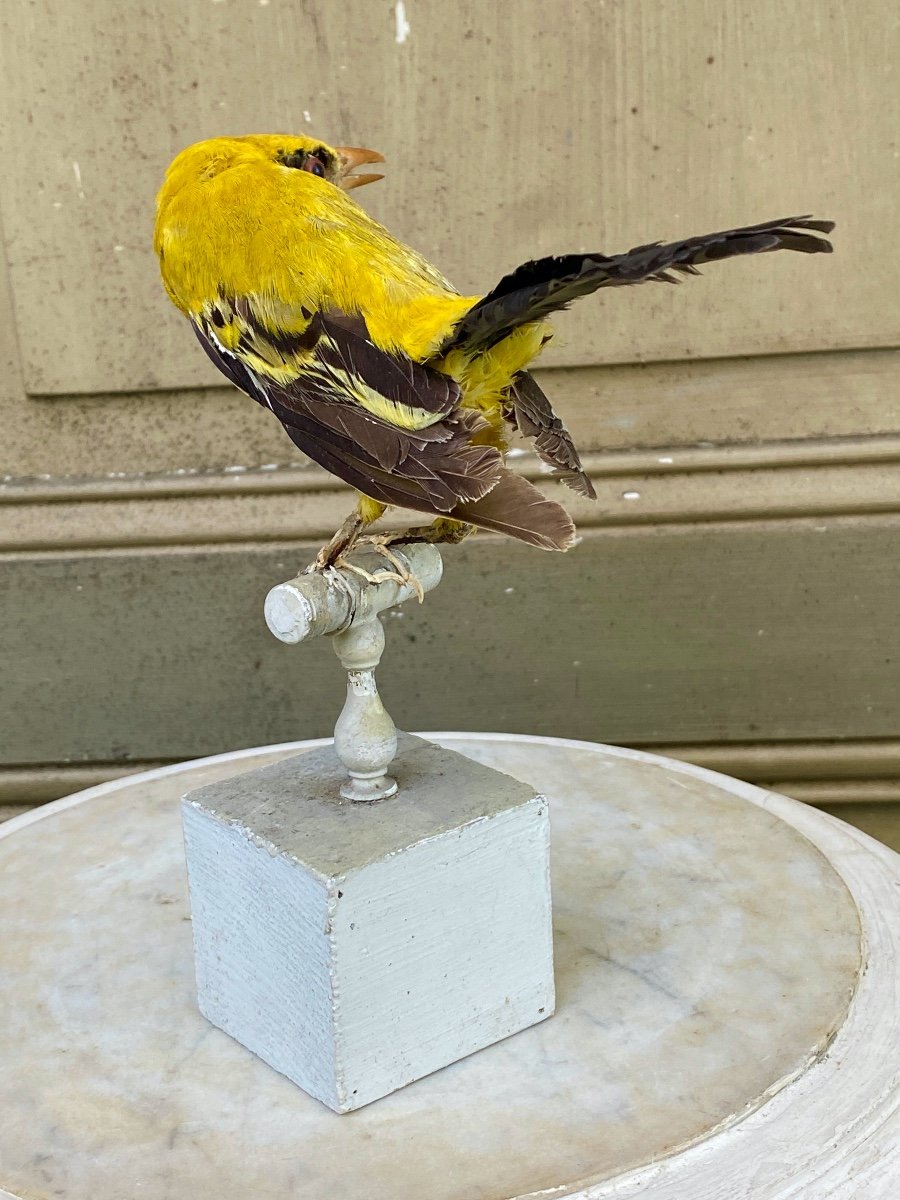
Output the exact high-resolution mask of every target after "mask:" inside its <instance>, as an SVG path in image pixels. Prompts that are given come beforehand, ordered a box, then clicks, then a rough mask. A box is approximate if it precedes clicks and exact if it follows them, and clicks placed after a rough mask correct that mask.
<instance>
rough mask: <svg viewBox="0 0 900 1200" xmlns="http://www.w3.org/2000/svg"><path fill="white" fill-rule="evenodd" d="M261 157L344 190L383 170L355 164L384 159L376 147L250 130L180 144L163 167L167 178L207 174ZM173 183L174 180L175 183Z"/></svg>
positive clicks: (176, 178)
mask: <svg viewBox="0 0 900 1200" xmlns="http://www.w3.org/2000/svg"><path fill="white" fill-rule="evenodd" d="M260 162H266V163H268V164H270V165H271V166H273V167H275V168H276V169H278V168H280V169H282V170H295V171H306V172H308V173H309V174H310V175H313V176H317V177H318V178H319V179H324V180H325V181H326V182H327V183H331V184H334V186H335V187H339V188H343V190H344V191H349V190H350V189H351V188H355V187H361V186H362V185H363V184H365V183H374V182H375V180H376V179H383V178H384V176H383V175H371V174H364V175H357V174H355V173H354V172H355V171H356V168H357V167H360V166H365V165H366V164H368V163H380V162H384V156H383V155H381V154H379V153H378V151H377V150H365V149H363V148H362V147H360V146H329V145H327V144H326V143H325V142H322V141H320V140H319V139H318V138H311V137H304V136H299V135H296V134H277V133H254V134H248V135H246V136H244V137H219V138H210V139H208V140H207V141H204V142H195V143H194V145H192V146H188V147H187V149H185V150H182V151H181V153H180V154H179V155H178V156H177V157H176V159H175V160H174V162H173V163H172V165H171V166H170V168H169V173H168V176H167V182H169V183H175V181H176V180H178V181H186V180H189V179H212V178H214V177H215V176H217V175H220V174H221V173H222V172H223V171H227V170H228V169H229V168H231V167H238V166H244V165H246V164H248V163H260ZM176 186H177V185H176Z"/></svg>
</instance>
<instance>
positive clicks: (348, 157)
mask: <svg viewBox="0 0 900 1200" xmlns="http://www.w3.org/2000/svg"><path fill="white" fill-rule="evenodd" d="M335 150H337V152H338V154H339V155H340V156H341V162H342V163H343V169H342V171H341V177H340V186H341V187H342V188H343V189H344V191H345V192H349V191H350V189H351V188H355V187H362V185H363V184H364V183H374V182H375V180H376V179H384V176H383V175H352V174H351V172H352V171H354V170H355V169H356V167H362V166H364V165H365V164H366V163H382V162H384V155H383V154H379V153H378V151H377V150H364V149H362V148H361V147H360V146H335Z"/></svg>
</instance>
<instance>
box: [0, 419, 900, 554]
mask: <svg viewBox="0 0 900 1200" xmlns="http://www.w3.org/2000/svg"><path fill="white" fill-rule="evenodd" d="M511 461H512V464H513V465H514V466H515V468H516V469H517V470H519V471H521V473H522V474H524V475H525V476H526V477H528V478H530V479H533V480H535V481H536V482H538V483H539V484H540V485H541V486H542V488H543V490H544V491H546V492H548V493H549V494H553V495H554V496H557V497H558V498H559V499H561V500H562V501H563V503H565V504H566V506H567V507H568V508H569V510H570V511H571V512H572V515H573V517H574V518H575V520H576V522H577V524H578V525H579V528H581V529H585V530H588V529H616V528H621V529H631V528H635V527H640V526H652V525H671V524H679V523H689V524H695V523H705V522H720V521H748V520H761V519H770V518H775V519H779V518H793V517H826V516H844V515H856V514H875V513H896V512H900V470H898V469H897V468H898V466H900V436H877V437H863V438H841V439H828V440H825V439H822V440H811V441H805V440H804V441H787V442H770V443H762V444H758V445H733V444H732V445H727V446H726V445H717V446H691V447H668V448H666V447H662V448H659V449H656V450H640V451H637V450H632V451H611V452H609V453H602V452H593V453H589V454H587V455H585V467H586V469H587V471H588V473H589V475H590V476H591V478H592V480H593V482H594V485H595V487H596V489H597V493H598V498H599V502H598V503H596V504H593V503H591V502H590V501H586V500H583V499H582V498H580V497H578V496H576V495H574V493H572V492H570V491H568V490H567V489H563V488H562V486H561V485H560V484H559V483H558V482H557V481H555V480H553V479H552V478H550V477H549V476H548V474H547V473H546V472H545V471H544V469H543V468H542V465H541V464H540V462H539V461H538V460H537V458H536V457H535V456H534V455H533V454H531V453H530V452H525V451H516V452H513V457H512V459H511ZM350 504H352V500H351V499H350V493H349V491H348V489H347V488H346V487H345V486H344V485H343V484H341V483H340V482H339V481H338V480H336V479H335V478H334V477H333V476H331V475H329V474H327V472H325V471H323V470H321V469H320V468H318V467H316V466H314V465H311V464H284V465H272V466H267V467H264V468H257V469H252V470H251V469H247V470H244V469H240V470H239V469H237V468H225V469H224V470H218V471H202V472H184V473H179V472H174V473H166V474H160V475H148V476H128V477H106V478H91V479H79V478H71V477H63V478H58V479H52V480H46V479H33V478H31V479H23V480H8V481H6V482H5V483H3V484H0V553H2V552H6V553H22V552H45V551H58V550H66V551H72V550H90V549H100V548H112V547H121V546H129V547H131V546H186V545H191V546H193V545H202V544H221V543H231V544H235V543H236V544H241V543H247V542H260V541H266V542H271V541H304V540H316V539H319V538H323V537H327V536H328V535H329V534H330V533H331V532H332V531H333V530H334V528H335V527H336V525H337V524H339V523H340V521H341V520H342V519H343V517H344V516H345V515H346V512H347V510H348V508H349V506H350ZM393 519H394V521H395V522H402V520H403V516H402V514H401V515H397V514H395V515H394V518H393Z"/></svg>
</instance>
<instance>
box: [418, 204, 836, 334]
mask: <svg viewBox="0 0 900 1200" xmlns="http://www.w3.org/2000/svg"><path fill="white" fill-rule="evenodd" d="M833 228H834V222H833V221H818V220H814V219H813V218H811V217H808V216H807V217H787V218H785V219H784V220H780V221H766V222H764V223H763V224H761V225H747V226H745V227H744V228H743V229H728V230H725V231H724V232H722V233H708V234H706V235H705V236H703V237H695V238H687V239H686V240H684V241H681V242H670V243H669V244H668V245H662V244H661V243H659V242H651V243H650V244H649V245H646V246H636V247H635V248H634V249H633V250H628V251H627V252H626V253H625V254H616V255H614V256H612V257H607V256H606V255H604V254H564V255H561V256H559V257H556V258H540V259H537V260H536V261H534V262H527V263H524V264H523V265H522V266H521V267H518V268H517V269H516V270H515V271H513V272H512V274H511V275H506V276H505V277H504V278H503V279H501V280H500V282H499V283H498V284H497V286H496V287H495V288H494V289H493V291H491V292H489V293H488V294H487V295H486V296H484V297H482V299H481V300H479V301H478V303H477V304H475V305H473V307H472V308H470V309H469V311H468V312H467V313H466V315H465V316H464V317H463V318H462V320H461V321H460V322H459V324H458V325H457V326H456V328H455V330H454V331H453V333H452V334H451V335H450V337H449V339H448V340H447V341H446V342H445V343H444V344H443V346H441V348H440V351H439V354H446V353H447V351H448V350H453V349H458V348H462V349H465V350H469V351H478V350H487V349H489V348H490V347H491V346H494V345H496V343H497V342H499V341H501V340H502V339H503V338H504V337H506V336H507V334H509V333H511V332H512V331H513V330H514V329H516V328H518V326H520V325H524V324H526V323H527V322H529V321H539V320H542V319H543V318H544V317H548V316H549V315H550V314H551V313H553V312H558V311H559V310H560V309H562V308H567V307H568V306H569V305H570V304H571V303H572V301H573V300H576V299H577V298H578V297H579V296H586V295H588V294H589V293H590V292H595V291H596V290H597V289H598V288H602V287H621V286H624V285H626V284H632V283H650V282H653V283H678V282H679V280H678V275H677V274H673V272H678V273H679V274H683V275H699V274H700V272H699V271H698V270H697V267H698V265H702V264H703V263H707V262H716V261H718V260H719V259H722V258H735V257H736V256H738V255H741V254H760V253H764V252H766V251H771V250H794V251H797V252H799V253H801V254H822V253H824V254H829V253H831V249H832V247H831V243H830V242H829V241H828V240H827V239H826V238H823V237H816V236H814V233H810V232H807V231H808V230H813V231H815V233H830V232H831V230H832V229H833Z"/></svg>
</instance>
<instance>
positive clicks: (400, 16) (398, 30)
mask: <svg viewBox="0 0 900 1200" xmlns="http://www.w3.org/2000/svg"><path fill="white" fill-rule="evenodd" d="M394 21H395V33H394V41H395V42H396V43H397V45H398V46H402V45H403V43H404V42H405V41H406V39H407V38H408V37H409V35H410V33H411V32H412V30H411V29H410V25H409V21H407V19H406V5H405V4H404V3H403V0H397V3H396V4H395V5H394Z"/></svg>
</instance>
